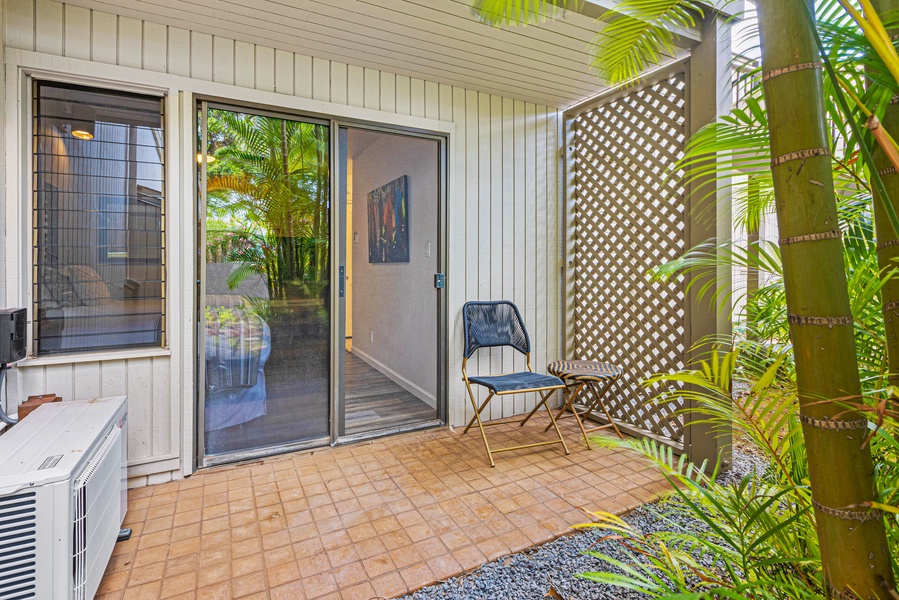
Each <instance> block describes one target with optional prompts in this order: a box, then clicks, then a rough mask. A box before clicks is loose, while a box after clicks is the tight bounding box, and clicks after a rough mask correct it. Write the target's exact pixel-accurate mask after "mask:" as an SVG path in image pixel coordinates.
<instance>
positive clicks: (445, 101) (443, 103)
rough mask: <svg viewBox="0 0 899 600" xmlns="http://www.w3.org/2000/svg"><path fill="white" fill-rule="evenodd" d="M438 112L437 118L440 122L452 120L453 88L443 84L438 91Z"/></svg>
mask: <svg viewBox="0 0 899 600" xmlns="http://www.w3.org/2000/svg"><path fill="white" fill-rule="evenodd" d="M439 104H440V110H439V111H438V117H437V118H439V119H440V120H441V121H452V120H453V87H452V86H450V85H447V84H445V83H441V84H440V89H439Z"/></svg>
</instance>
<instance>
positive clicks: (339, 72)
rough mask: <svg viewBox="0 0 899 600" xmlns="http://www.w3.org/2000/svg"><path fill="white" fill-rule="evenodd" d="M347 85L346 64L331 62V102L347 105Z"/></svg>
mask: <svg viewBox="0 0 899 600" xmlns="http://www.w3.org/2000/svg"><path fill="white" fill-rule="evenodd" d="M348 83H349V82H348V81H347V66H346V64H345V63H340V62H336V61H331V102H336V103H337V104H346V103H347V94H348V89H347V85H348Z"/></svg>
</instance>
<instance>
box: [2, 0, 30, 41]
mask: <svg viewBox="0 0 899 600" xmlns="http://www.w3.org/2000/svg"><path fill="white" fill-rule="evenodd" d="M3 6H4V7H5V9H6V44H7V45H8V46H11V47H13V48H21V49H22V50H34V48H35V40H34V31H35V27H34V2H33V1H32V0H20V1H17V2H9V1H7V2H4V3H3Z"/></svg>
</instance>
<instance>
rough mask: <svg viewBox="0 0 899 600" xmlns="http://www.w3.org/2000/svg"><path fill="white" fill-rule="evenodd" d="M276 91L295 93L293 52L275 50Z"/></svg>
mask: <svg viewBox="0 0 899 600" xmlns="http://www.w3.org/2000/svg"><path fill="white" fill-rule="evenodd" d="M275 91H276V92H278V93H279V94H289V95H291V96H292V95H293V52H287V51H285V50H275Z"/></svg>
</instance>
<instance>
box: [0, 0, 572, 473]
mask: <svg viewBox="0 0 899 600" xmlns="http://www.w3.org/2000/svg"><path fill="white" fill-rule="evenodd" d="M3 17H4V34H5V39H6V41H5V63H6V79H5V82H4V88H5V101H4V105H3V106H4V116H3V123H0V127H2V128H3V130H4V131H5V136H4V140H5V143H4V148H3V152H4V153H5V154H6V156H7V157H8V160H7V161H6V162H5V166H6V169H5V173H4V182H3V190H4V197H3V205H2V210H0V213H2V217H0V219H2V223H0V224H3V225H5V229H4V231H5V233H4V236H5V237H4V240H3V244H2V246H0V264H3V270H2V271H0V275H2V277H3V282H2V290H0V303H2V305H3V306H27V307H28V308H29V311H30V307H31V298H30V294H31V291H30V286H31V281H30V272H31V271H30V261H31V256H30V255H31V253H30V237H29V227H30V218H31V216H30V207H31V204H30V203H31V195H30V181H29V179H30V178H29V176H28V168H29V164H30V159H29V158H28V157H29V151H30V149H29V143H30V141H29V135H28V134H29V132H30V123H29V121H28V119H27V116H28V110H29V104H30V100H29V90H28V88H27V86H26V79H25V75H26V74H27V73H33V74H38V75H41V76H43V77H46V78H57V77H77V78H79V79H80V80H81V81H83V82H95V83H96V84H97V85H106V86H113V87H115V86H123V87H127V88H133V89H140V90H144V91H148V90H155V91H157V92H159V93H164V94H166V95H167V102H166V111H167V114H166V126H167V135H168V136H169V139H170V140H171V141H170V143H168V144H167V147H168V150H169V155H168V157H167V177H168V182H167V187H168V190H167V192H168V193H167V199H168V200H167V202H168V206H167V211H166V219H167V221H166V231H167V236H168V238H167V246H166V251H167V264H168V269H169V270H168V279H167V292H168V300H167V341H168V347H167V348H165V349H160V350H155V351H132V352H119V353H110V354H102V355H97V356H80V357H72V358H71V359H70V358H67V357H54V358H53V359H52V360H50V359H36V360H30V361H25V362H24V363H20V367H19V368H17V369H14V370H13V371H12V372H11V374H10V377H9V385H10V402H11V404H15V402H16V399H21V398H22V397H23V396H24V395H27V394H34V393H40V392H43V391H55V392H58V393H62V394H63V395H64V396H66V397H84V396H91V395H98V394H102V395H108V394H118V393H127V394H128V396H129V411H130V415H131V428H130V439H129V452H130V454H129V457H130V463H131V471H130V473H131V475H132V476H133V477H134V479H133V481H132V485H142V484H145V483H150V482H155V481H161V480H165V479H168V478H171V477H178V476H180V475H183V474H186V473H189V472H190V471H191V468H192V467H191V458H192V452H193V449H192V439H193V431H194V422H193V405H194V402H195V387H194V386H195V381H194V380H195V377H196V375H195V371H194V370H195V356H196V348H195V341H194V337H193V336H194V331H195V327H196V324H195V319H194V315H195V306H194V293H193V292H194V288H193V282H194V281H195V280H196V272H195V267H194V266H193V264H192V262H193V261H192V257H193V256H195V252H196V250H195V241H194V228H195V222H196V221H195V215H194V210H195V198H194V190H195V185H194V183H193V181H194V180H193V165H194V157H193V153H194V152H195V150H194V148H195V141H194V140H193V139H192V136H193V129H192V127H193V124H192V120H193V97H194V94H203V95H207V96H214V97H221V98H229V99H233V100H234V101H235V102H254V103H258V104H264V105H270V106H275V107H281V108H284V109H285V110H290V111H296V112H299V113H303V112H306V113H317V114H331V115H336V116H340V117H347V118H356V119H362V120H367V121H382V122H385V123H390V124H396V125H404V126H409V127H416V128H420V129H429V130H434V131H442V132H446V133H448V134H449V135H450V139H449V176H448V177H449V182H448V184H449V198H448V239H447V247H448V251H449V256H448V265H449V267H448V273H447V293H448V295H449V296H448V311H447V312H448V315H447V318H448V320H449V332H450V336H449V341H448V356H449V360H448V363H449V364H448V377H447V380H448V401H449V416H450V422H451V423H452V424H454V425H459V424H462V423H465V422H466V421H467V419H468V418H470V416H471V415H472V409H471V406H470V404H469V403H468V400H467V398H466V397H465V392H464V388H463V386H462V383H461V380H460V367H461V351H462V340H461V331H462V327H461V320H460V317H461V314H460V313H461V307H462V304H463V303H464V302H465V301H466V300H472V299H484V300H487V299H500V298H506V299H511V300H513V301H515V302H516V303H517V304H518V305H519V307H520V308H521V310H522V313H523V315H524V318H525V322H526V325H527V327H528V329H529V331H530V333H531V338H532V340H533V346H534V349H533V365H534V367H535V368H536V369H537V370H543V369H544V368H545V365H546V363H547V361H548V360H554V359H556V358H559V357H560V351H561V344H560V338H561V332H560V326H561V310H560V301H561V298H560V294H561V277H560V271H561V267H562V264H561V248H560V235H561V225H560V203H559V194H558V172H559V165H560V162H559V161H560V159H559V119H560V115H559V113H558V111H557V110H556V109H555V108H550V107H546V106H541V105H535V104H533V103H529V102H524V101H521V100H516V99H513V98H505V97H500V96H496V95H491V94H487V93H481V92H478V91H477V90H471V89H464V88H461V87H455V86H451V85H448V84H443V83H439V82H437V81H424V80H421V79H415V78H410V77H406V76H400V75H395V74H393V73H390V72H387V71H378V70H375V69H369V68H362V67H358V66H354V65H347V64H344V63H340V62H335V61H330V60H327V59H323V58H313V57H311V56H306V55H303V54H295V53H292V52H287V51H284V50H275V49H273V48H271V47H267V46H263V45H254V44H251V43H247V42H241V41H235V40H234V39H231V38H226V37H218V36H213V35H209V34H205V33H197V32H191V31H189V30H188V29H185V28H180V27H174V26H167V25H163V24H159V23H155V22H152V21H149V20H147V21H141V20H137V19H133V18H126V17H119V16H117V15H115V14H112V13H109V12H101V11H97V10H90V9H86V8H81V7H76V6H70V5H66V4H62V3H59V2H55V1H53V0H4V1H3ZM512 368H515V369H517V370H520V369H523V368H524V360H523V358H521V357H513V356H512V353H511V352H502V351H497V350H494V351H482V352H481V353H480V354H479V355H478V358H477V359H476V360H473V361H472V362H471V364H470V366H469V373H470V374H474V373H477V372H482V373H488V372H497V371H499V370H508V369H512ZM533 403H534V398H533V397H530V398H525V397H506V398H504V399H503V404H500V403H496V406H495V407H494V408H493V409H492V410H491V412H490V418H499V417H501V416H509V415H512V414H516V413H521V412H525V411H526V410H528V409H529V407H532V406H533Z"/></svg>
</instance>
